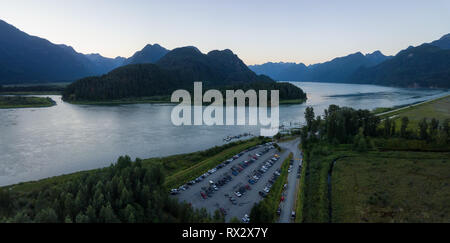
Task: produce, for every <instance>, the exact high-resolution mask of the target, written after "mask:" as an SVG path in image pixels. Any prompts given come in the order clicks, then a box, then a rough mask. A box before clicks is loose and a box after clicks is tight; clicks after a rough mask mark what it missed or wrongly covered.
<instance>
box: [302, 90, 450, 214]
mask: <svg viewBox="0 0 450 243" xmlns="http://www.w3.org/2000/svg"><path fill="white" fill-rule="evenodd" d="M449 107H450V96H446V97H442V98H439V99H436V100H433V101H430V102H427V103H424V104H420V105H417V106H413V107H407V108H405V109H402V110H399V111H393V112H391V113H388V114H385V115H383V116H382V117H384V118H385V117H391V116H395V119H396V122H398V124H397V129H399V128H400V119H399V118H401V117H403V116H407V117H408V118H409V120H410V124H409V126H408V130H410V131H412V132H417V129H418V128H417V124H418V122H419V121H420V120H421V119H423V118H424V117H425V118H428V121H429V120H430V119H431V118H436V119H439V120H440V121H443V120H444V119H447V118H450V111H449ZM381 127H382V124H381ZM397 131H398V130H397ZM372 141H373V144H374V145H375V148H374V149H373V150H371V151H369V152H363V153H359V152H356V151H354V150H353V149H352V145H351V144H341V145H331V144H327V143H316V144H315V145H314V146H313V147H312V148H311V149H310V151H305V152H307V153H305V159H304V168H303V172H302V181H301V182H300V189H299V190H300V191H299V196H298V199H297V200H298V203H297V215H298V217H297V220H296V221H297V222H450V208H449V207H448V202H450V188H449V185H450V161H449V158H450V146H449V145H448V143H447V144H436V143H430V142H427V141H425V140H417V139H402V138H399V137H395V138H381V137H380V138H373V139H372ZM333 161H336V163H335V165H334V166H332V165H333ZM330 172H331V177H330ZM329 179H331V180H330V181H329ZM330 189H331V190H330ZM330 209H331V210H330Z"/></svg>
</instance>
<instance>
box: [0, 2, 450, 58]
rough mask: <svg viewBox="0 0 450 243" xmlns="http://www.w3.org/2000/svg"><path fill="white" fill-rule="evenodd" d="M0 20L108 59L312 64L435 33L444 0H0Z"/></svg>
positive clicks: (441, 26)
mask: <svg viewBox="0 0 450 243" xmlns="http://www.w3.org/2000/svg"><path fill="white" fill-rule="evenodd" d="M0 19H3V20H5V21H7V22H8V23H10V24H12V25H14V26H16V27H17V28H19V29H21V30H23V31H25V32H27V33H29V34H32V35H37V36H40V37H43V38H46V39H48V40H50V41H52V42H54V43H58V44H61V43H64V44H67V45H71V46H73V47H74V48H75V49H76V50H77V51H79V52H82V53H92V52H95V53H100V54H102V55H104V56H107V57H115V56H119V55H120V56H125V57H128V56H130V55H132V54H133V53H134V52H135V51H137V50H140V49H142V48H143V47H144V46H145V44H147V43H152V44H153V43H159V44H161V45H162V46H164V47H166V48H169V49H172V48H175V47H180V46H187V45H194V46H197V47H198V48H199V49H200V50H201V51H203V52H208V51H210V50H214V49H226V48H228V49H231V50H232V51H233V52H235V53H236V54H238V55H239V57H241V59H243V60H244V62H245V63H247V64H258V63H264V62H267V61H276V62H278V61H285V62H303V63H305V64H312V63H317V62H323V61H326V60H329V59H331V58H334V57H337V56H344V55H347V54H350V53H354V52H357V51H361V52H363V53H368V52H373V51H375V50H381V51H382V52H383V53H384V54H389V55H393V54H396V53H397V52H398V51H400V50H401V49H404V48H406V47H408V46H409V45H419V44H421V43H424V42H430V41H432V40H435V39H438V38H440V37H441V36H442V35H444V34H446V33H449V32H450V1H449V0H433V1H416V0H409V1H406V0H390V1H385V0H377V1H361V0H360V1H356V0H355V1H349V0H347V1H346V0H339V1H337V0H333V1H331V0H330V1H326V0H320V1H312V0H309V1H299V0H297V1H262V0H260V1H258V0H247V1H246V0H226V1H221V0H209V1H206V0H205V1H196V0H179V1H170V0H165V1H149V0H145V1H144V0H128V1H124V0H123V1H116V0H89V1H88V0H76V1H75V0H73V1H71V0H63V1H61V0H39V1H38V0H29V1H25V0H11V1H8V0H0ZM0 38H1V37H0Z"/></svg>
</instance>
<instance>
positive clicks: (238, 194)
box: [234, 192, 242, 197]
mask: <svg viewBox="0 0 450 243" xmlns="http://www.w3.org/2000/svg"><path fill="white" fill-rule="evenodd" d="M234 194H235V195H236V196H237V197H241V196H242V194H241V193H240V192H234Z"/></svg>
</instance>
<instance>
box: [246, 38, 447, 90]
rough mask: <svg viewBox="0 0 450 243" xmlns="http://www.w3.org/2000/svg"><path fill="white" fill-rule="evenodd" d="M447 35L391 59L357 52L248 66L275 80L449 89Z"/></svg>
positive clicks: (379, 54) (375, 53)
mask: <svg viewBox="0 0 450 243" xmlns="http://www.w3.org/2000/svg"><path fill="white" fill-rule="evenodd" d="M449 49H450V34H447V35H444V36H443V37H442V38H440V39H439V40H436V41H433V42H431V43H429V44H423V45H420V46H417V47H412V46H410V47H408V48H407V49H405V50H402V51H400V52H399V53H398V54H397V55H395V56H385V55H383V54H382V53H381V52H380V51H375V52H373V53H370V54H366V55H363V54H362V53H360V52H357V53H354V54H350V55H348V56H345V57H338V58H335V59H333V60H331V61H328V62H324V63H319V64H313V65H309V66H306V65H305V64H303V63H298V64H296V63H283V62H280V63H272V62H269V63H265V64H262V65H252V66H249V67H250V69H252V70H253V71H254V72H256V73H257V74H265V75H268V76H270V77H271V78H273V79H275V80H283V81H287V80H289V81H309V82H330V83H359V84H378V85H386V86H400V87H427V88H449V87H450V56H449Z"/></svg>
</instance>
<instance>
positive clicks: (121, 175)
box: [0, 156, 224, 223]
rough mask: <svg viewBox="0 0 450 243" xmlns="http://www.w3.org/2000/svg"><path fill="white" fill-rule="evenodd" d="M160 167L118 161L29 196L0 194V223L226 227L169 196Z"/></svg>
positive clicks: (5, 191) (123, 159) (10, 192)
mask: <svg viewBox="0 0 450 243" xmlns="http://www.w3.org/2000/svg"><path fill="white" fill-rule="evenodd" d="M164 179H165V175H164V173H163V172H162V170H161V167H160V166H143V164H142V161H141V160H140V159H136V161H135V162H132V161H131V159H130V157H128V156H125V157H120V158H119V159H118V161H117V163H116V164H114V165H111V166H110V167H108V168H105V169H101V170H95V171H92V172H88V173H84V174H82V175H80V176H78V177H75V178H73V179H69V180H67V181H65V182H62V183H57V184H54V185H48V186H44V187H43V188H39V190H33V191H31V192H29V193H26V194H25V195H22V194H20V195H19V194H17V193H15V192H14V190H9V189H3V190H0V221H1V222H21V223H22V222H25V223H27V222H30V223H31V222H35V223H44V222H50V223H52V222H60V223H62V222H65V223H72V222H76V223H119V222H124V223H136V222H142V223H157V222H223V221H224V219H223V216H222V215H221V214H220V213H218V212H216V214H215V215H214V217H212V216H210V215H209V214H208V213H207V211H206V210H205V209H193V208H192V207H191V206H190V205H188V204H185V203H178V202H177V201H176V200H175V199H172V198H170V197H169V196H168V193H167V189H166V188H165V187H164V186H163V184H164Z"/></svg>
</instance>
